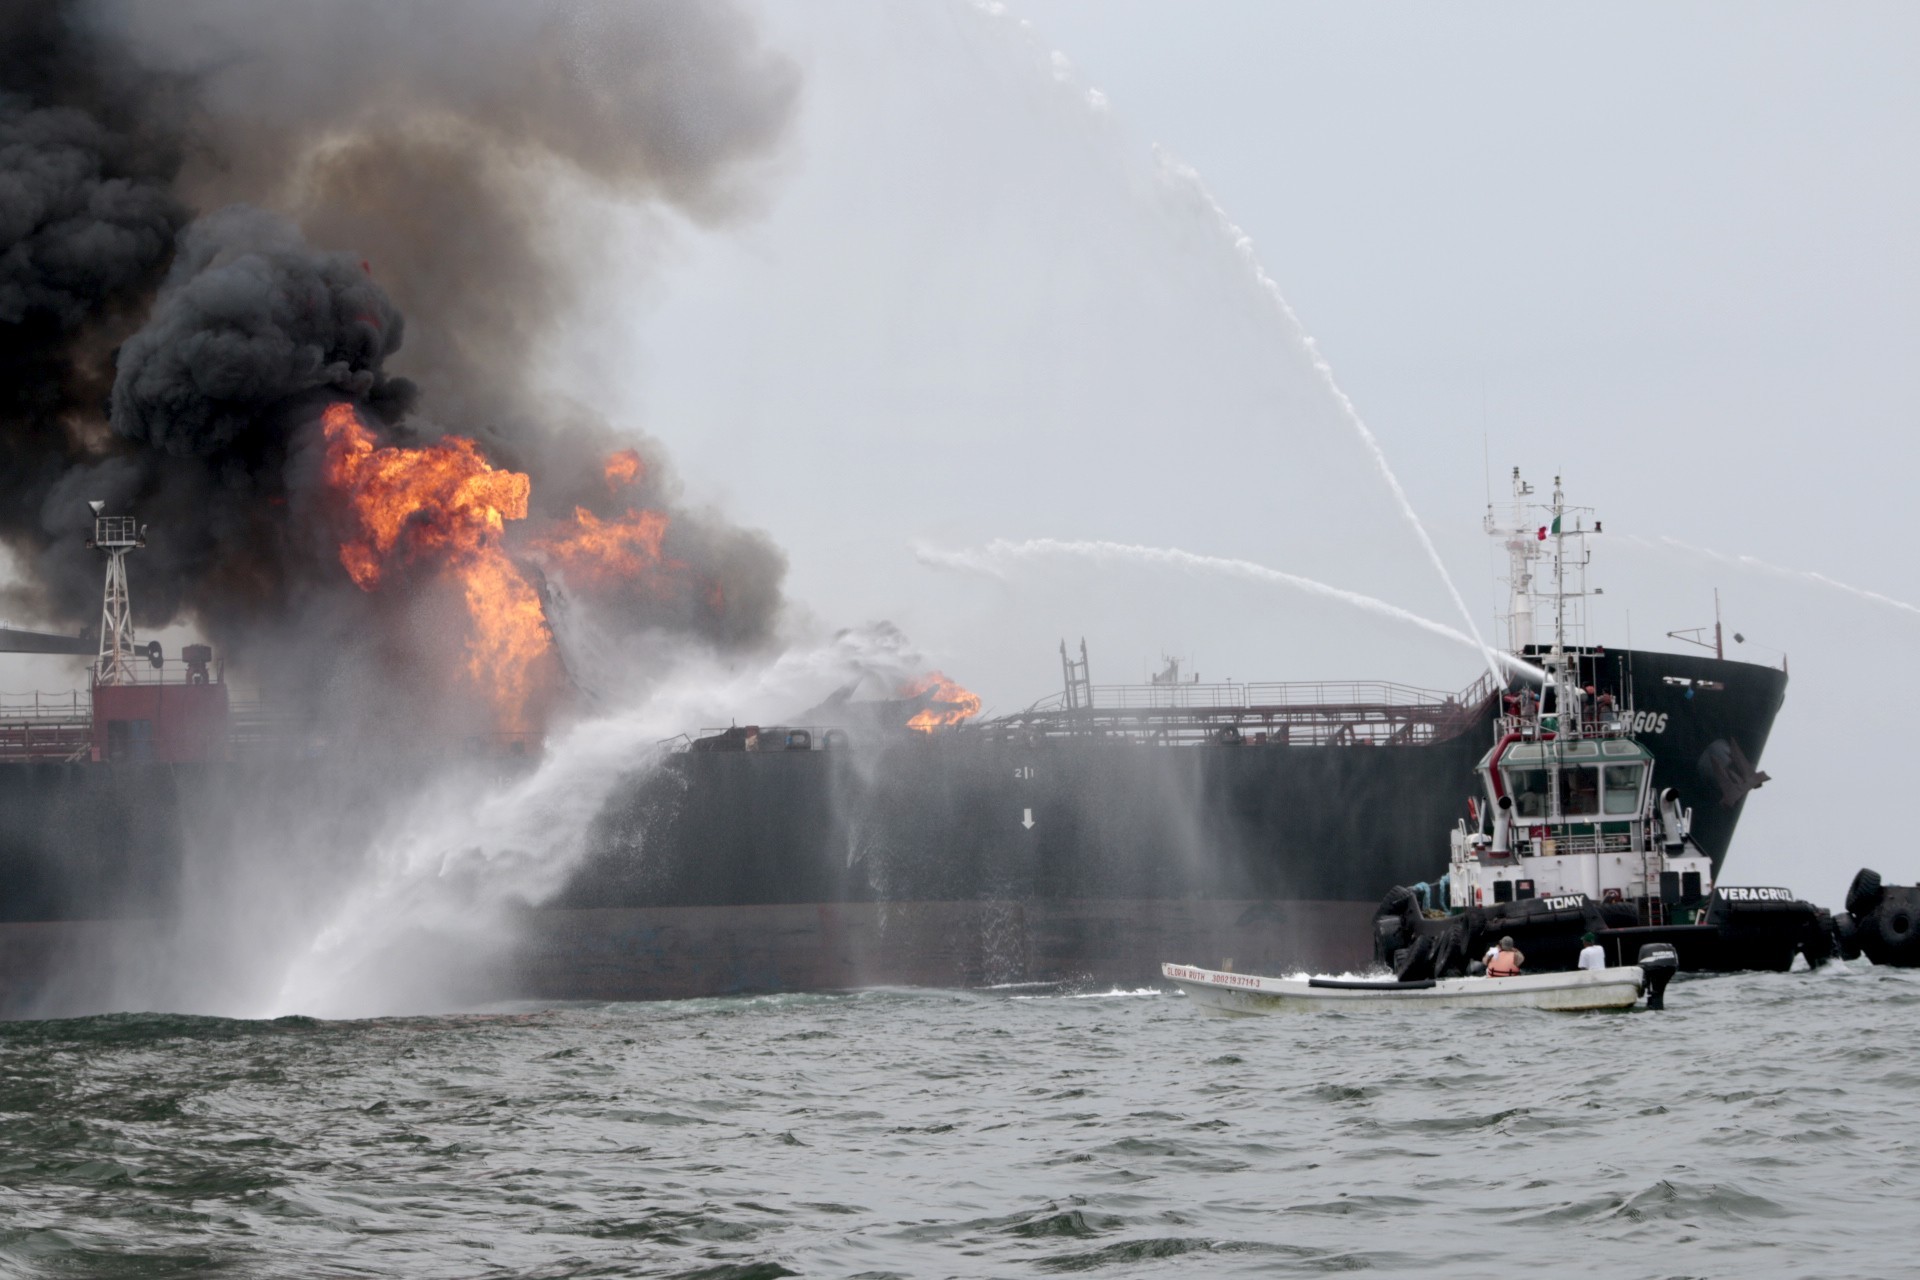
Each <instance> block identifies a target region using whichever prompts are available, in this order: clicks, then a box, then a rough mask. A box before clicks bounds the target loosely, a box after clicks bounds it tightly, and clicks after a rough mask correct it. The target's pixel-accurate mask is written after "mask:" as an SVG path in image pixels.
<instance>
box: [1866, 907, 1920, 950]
mask: <svg viewBox="0 0 1920 1280" xmlns="http://www.w3.org/2000/svg"><path fill="white" fill-rule="evenodd" d="M1917 906H1920V904H1916V903H1915V902H1914V901H1913V897H1912V894H1911V893H1910V892H1909V893H1903V894H1901V896H1900V897H1899V898H1895V897H1893V896H1892V895H1891V894H1885V895H1884V896H1882V897H1881V899H1880V905H1879V906H1878V907H1877V908H1876V909H1875V911H1874V922H1873V923H1874V928H1875V929H1877V930H1878V931H1879V933H1880V942H1881V945H1882V946H1884V947H1886V949H1887V951H1888V952H1894V951H1903V950H1905V949H1906V948H1908V947H1911V946H1912V945H1913V944H1914V940H1915V938H1916V937H1920V910H1917V909H1916V907H1917ZM1889 958H1891V957H1889ZM1908 963H1911V961H1909V962H1908Z"/></svg>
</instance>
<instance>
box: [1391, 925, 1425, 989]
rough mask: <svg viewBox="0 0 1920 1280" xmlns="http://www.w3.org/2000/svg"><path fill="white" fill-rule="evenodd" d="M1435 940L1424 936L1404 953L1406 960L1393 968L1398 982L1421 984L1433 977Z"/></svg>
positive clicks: (1417, 939)
mask: <svg viewBox="0 0 1920 1280" xmlns="http://www.w3.org/2000/svg"><path fill="white" fill-rule="evenodd" d="M1433 951H1434V948H1433V938H1432V936H1431V935H1422V936H1421V937H1419V938H1416V939H1414V943H1413V945H1412V946H1411V947H1408V948H1407V950H1406V951H1405V953H1404V959H1401V960H1400V963H1398V964H1396V965H1395V966H1394V968H1393V977H1394V980H1395V981H1396V982H1421V981H1424V980H1425V979H1427V978H1431V977H1432V976H1433V958H1434V957H1433Z"/></svg>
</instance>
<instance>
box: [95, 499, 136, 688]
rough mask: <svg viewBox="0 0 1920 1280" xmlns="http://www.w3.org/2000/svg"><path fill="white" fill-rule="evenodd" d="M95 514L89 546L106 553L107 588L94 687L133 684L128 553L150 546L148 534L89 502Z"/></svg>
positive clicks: (127, 518) (99, 504) (128, 519)
mask: <svg viewBox="0 0 1920 1280" xmlns="http://www.w3.org/2000/svg"><path fill="white" fill-rule="evenodd" d="M87 506H88V507H89V508H91V509H92V511H93V537H92V538H91V539H90V540H89V541H88V543H87V545H88V546H90V547H98V548H99V549H100V550H102V551H104V552H106V553H107V589H106V596H105V599H104V601H103V602H102V604H101V606H100V657H99V660H98V661H96V662H95V663H94V667H93V682H94V683H95V684H132V683H133V682H134V677H133V605H132V603H131V601H130V600H129V599H128V596H127V552H129V551H132V550H134V549H136V548H138V547H144V546H146V545H147V538H146V533H147V531H146V530H145V529H143V528H141V527H140V526H139V524H138V523H137V522H136V521H135V520H134V518H133V517H132V516H109V515H103V514H102V513H103V512H104V511H105V510H106V508H107V504H106V503H104V502H89V503H88V504H87Z"/></svg>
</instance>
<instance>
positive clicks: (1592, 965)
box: [1580, 933, 1607, 969]
mask: <svg viewBox="0 0 1920 1280" xmlns="http://www.w3.org/2000/svg"><path fill="white" fill-rule="evenodd" d="M1580 941H1581V943H1582V944H1583V945H1582V946H1581V948H1580V967H1581V968H1582V969H1604V968H1606V967H1607V953H1606V952H1605V951H1602V950H1601V949H1600V944H1599V943H1598V942H1596V941H1595V940H1594V937H1593V935H1592V934H1591V933H1583V934H1581V935H1580Z"/></svg>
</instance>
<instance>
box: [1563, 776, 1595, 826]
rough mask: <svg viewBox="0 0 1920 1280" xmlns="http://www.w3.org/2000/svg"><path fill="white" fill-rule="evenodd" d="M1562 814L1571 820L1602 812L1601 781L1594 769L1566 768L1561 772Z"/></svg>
mask: <svg viewBox="0 0 1920 1280" xmlns="http://www.w3.org/2000/svg"><path fill="white" fill-rule="evenodd" d="M1560 812H1561V813H1562V814H1564V815H1565V816H1567V817H1569V818H1576V817H1577V818H1586V817H1592V816H1593V815H1594V814H1596V813H1598V812H1600V779H1599V778H1598V777H1597V776H1596V775H1595V774H1594V771H1593V770H1592V769H1582V768H1576V767H1573V766H1566V767H1563V768H1562V769H1561V770H1560Z"/></svg>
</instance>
